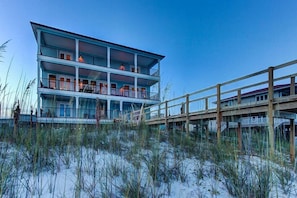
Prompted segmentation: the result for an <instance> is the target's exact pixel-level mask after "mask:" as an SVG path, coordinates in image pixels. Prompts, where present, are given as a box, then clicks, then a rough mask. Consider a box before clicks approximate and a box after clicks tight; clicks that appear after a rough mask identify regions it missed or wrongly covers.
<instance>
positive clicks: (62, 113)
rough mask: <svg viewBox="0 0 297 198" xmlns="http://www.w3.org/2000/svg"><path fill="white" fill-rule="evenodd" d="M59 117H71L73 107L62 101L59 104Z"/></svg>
mask: <svg viewBox="0 0 297 198" xmlns="http://www.w3.org/2000/svg"><path fill="white" fill-rule="evenodd" d="M59 117H65V118H69V117H71V109H70V106H69V104H67V103H60V105H59Z"/></svg>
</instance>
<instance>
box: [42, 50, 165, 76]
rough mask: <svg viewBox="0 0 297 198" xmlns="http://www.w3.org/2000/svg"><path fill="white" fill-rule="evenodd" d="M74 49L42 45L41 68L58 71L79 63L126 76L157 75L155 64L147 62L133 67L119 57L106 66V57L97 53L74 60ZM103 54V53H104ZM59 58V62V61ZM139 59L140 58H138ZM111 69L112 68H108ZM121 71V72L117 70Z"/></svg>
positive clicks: (131, 63) (130, 63) (129, 62)
mask: <svg viewBox="0 0 297 198" xmlns="http://www.w3.org/2000/svg"><path fill="white" fill-rule="evenodd" d="M74 54H75V52H74V51H61V50H59V49H58V48H53V47H51V48H50V47H43V48H42V55H41V56H40V58H41V60H42V66H41V67H42V68H43V69H44V70H47V71H53V72H59V71H61V66H62V67H69V66H72V67H73V66H76V65H78V66H79V65H80V64H81V68H86V67H88V66H92V69H94V67H93V66H98V67H96V70H97V71H101V70H102V71H105V72H106V71H107V70H109V71H110V72H111V73H113V72H114V73H117V74H121V75H125V74H126V75H127V76H134V75H135V74H142V75H146V76H149V77H159V76H160V73H159V69H158V66H157V64H156V63H155V62H154V63H155V64H151V65H147V64H148V63H147V62H145V63H142V62H140V63H137V64H138V67H137V69H136V68H135V66H134V64H135V63H133V62H131V61H127V60H126V61H122V60H120V59H111V62H110V67H108V66H107V58H106V57H102V56H99V55H93V54H82V53H81V54H80V55H79V58H78V61H76V60H75V56H74ZM104 55H105V54H104ZM53 58H54V59H53ZM58 59H59V60H63V63H62V61H60V62H61V63H59V61H58ZM139 59H141V58H139ZM67 62H68V63H69V65H68V64H67ZM110 69H113V70H110ZM119 71H121V72H119Z"/></svg>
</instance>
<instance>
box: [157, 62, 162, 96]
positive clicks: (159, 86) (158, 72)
mask: <svg viewBox="0 0 297 198" xmlns="http://www.w3.org/2000/svg"><path fill="white" fill-rule="evenodd" d="M160 73H161V72H160V60H158V71H157V74H158V77H159V82H158V93H157V94H158V99H159V100H161V80H160Z"/></svg>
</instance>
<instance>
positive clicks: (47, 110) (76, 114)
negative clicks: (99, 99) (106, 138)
mask: <svg viewBox="0 0 297 198" xmlns="http://www.w3.org/2000/svg"><path fill="white" fill-rule="evenodd" d="M127 113H128V111H122V112H121V111H120V110H119V109H114V110H110V111H109V112H108V111H107V110H98V111H96V108H88V107H83V108H78V109H76V108H72V107H66V106H63V108H60V107H58V106H54V107H51V106H43V107H41V109H40V117H43V118H78V119H97V118H98V119H102V120H104V119H121V118H122V117H123V115H125V114H127ZM108 115H109V116H110V118H108Z"/></svg>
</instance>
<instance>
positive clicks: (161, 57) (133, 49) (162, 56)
mask: <svg viewBox="0 0 297 198" xmlns="http://www.w3.org/2000/svg"><path fill="white" fill-rule="evenodd" d="M30 23H31V26H32V29H33V31H35V28H34V26H40V27H42V28H45V29H51V30H54V31H59V32H64V33H66V34H70V35H73V36H75V37H82V38H86V39H88V40H93V41H97V42H101V43H106V44H108V45H113V46H117V47H120V48H127V49H130V50H132V51H138V52H142V53H145V54H150V55H153V56H157V57H159V59H160V60H162V59H163V58H165V56H164V55H160V54H156V53H152V52H148V51H144V50H140V49H136V48H133V47H128V46H125V45H120V44H117V43H112V42H109V41H105V40H101V39H97V38H94V37H90V36H85V35H82V34H77V33H73V32H70V31H66V30H62V29H58V28H55V27H50V26H47V25H43V24H40V23H36V22H33V21H30ZM35 36H36V35H35Z"/></svg>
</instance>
